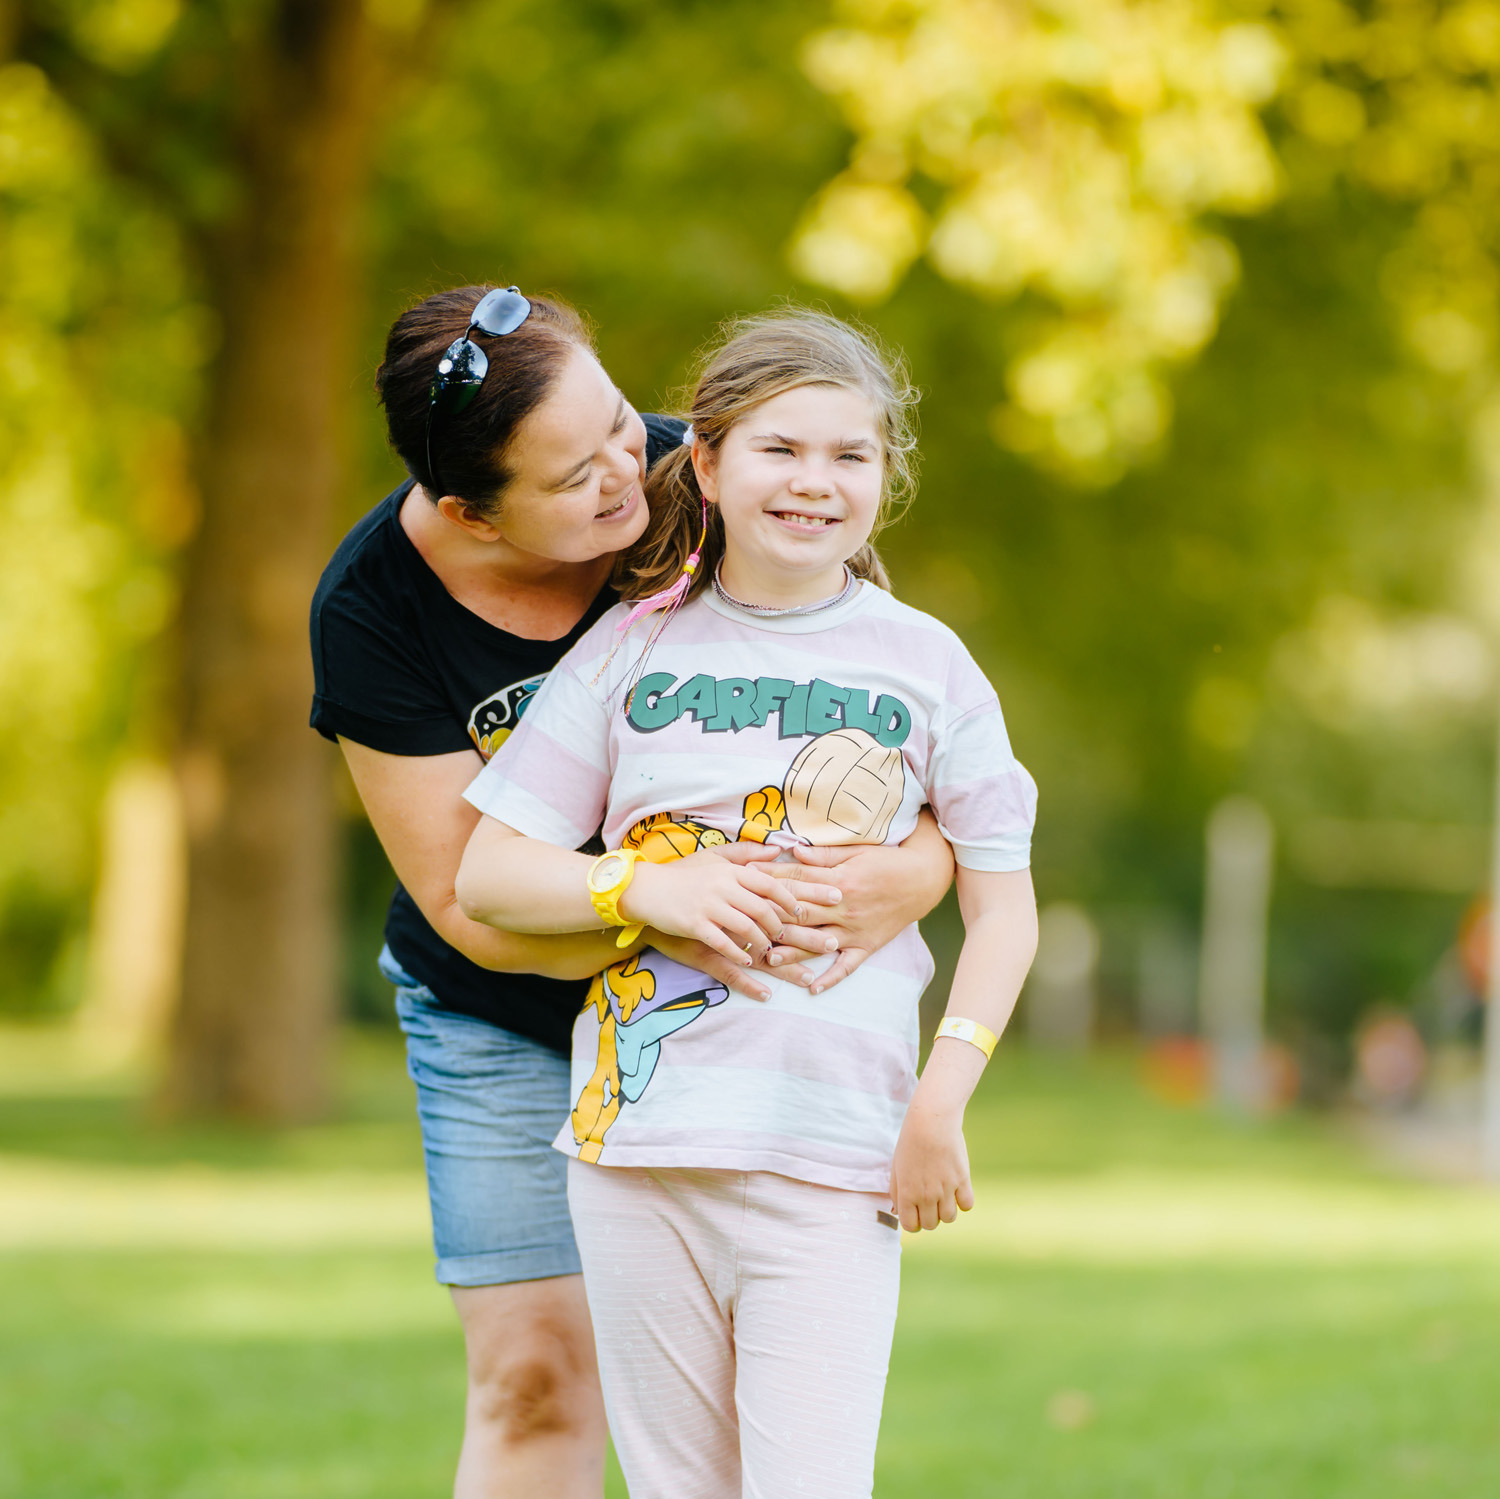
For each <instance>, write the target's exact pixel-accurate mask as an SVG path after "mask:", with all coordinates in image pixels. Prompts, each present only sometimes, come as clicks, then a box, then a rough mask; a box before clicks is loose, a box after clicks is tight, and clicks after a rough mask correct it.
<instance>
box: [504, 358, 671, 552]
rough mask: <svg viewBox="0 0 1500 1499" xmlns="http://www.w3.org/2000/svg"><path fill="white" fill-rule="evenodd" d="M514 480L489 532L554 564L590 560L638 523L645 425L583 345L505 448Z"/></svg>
mask: <svg viewBox="0 0 1500 1499" xmlns="http://www.w3.org/2000/svg"><path fill="white" fill-rule="evenodd" d="M506 463H507V465H508V466H509V467H510V469H511V471H512V473H513V474H514V475H515V478H514V479H513V480H512V481H511V483H510V485H509V487H508V488H507V489H506V491H505V493H504V495H503V496H502V497H501V511H500V518H499V519H498V521H496V522H495V531H496V532H497V533H498V534H499V536H500V537H501V538H502V539H503V540H504V541H506V542H508V543H509V544H510V545H511V546H513V547H515V548H516V549H517V550H519V551H522V552H528V553H530V554H531V555H532V556H536V557H548V558H551V559H552V560H554V561H557V562H589V561H592V560H594V559H595V558H597V557H602V556H605V555H606V554H607V553H610V552H618V551H619V550H620V549H621V548H622V547H627V546H629V545H630V543H631V542H633V541H634V540H636V538H637V537H639V536H640V534H641V532H642V531H644V530H645V529H646V518H647V517H646V501H645V496H644V494H643V492H642V486H643V484H644V482H645V478H646V428H645V425H644V424H643V423H642V421H641V419H640V417H639V416H638V415H637V414H636V412H635V410H634V409H633V408H632V407H631V405H630V403H629V402H628V401H627V400H626V399H625V397H624V396H623V395H621V394H620V392H619V390H618V388H617V387H616V386H615V383H614V381H613V380H611V379H610V378H609V376H608V375H606V374H605V373H604V370H603V368H602V367H601V366H600V364H599V361H598V360H597V359H595V358H594V356H593V355H592V354H590V353H589V352H588V351H587V350H586V349H577V348H575V349H574V350H573V352H572V353H571V354H570V355H569V356H568V360H567V363H566V364H565V365H564V366H563V370H562V373H561V375H560V376H559V377H558V380H557V383H556V384H555V385H554V386H553V387H552V391H551V393H550V394H549V395H548V397H547V399H546V400H545V401H543V402H542V404H541V405H540V406H538V407H537V408H536V410H535V411H533V412H532V413H531V415H530V416H528V417H527V418H526V420H525V421H524V422H522V423H521V426H520V429H519V430H518V431H517V433H516V438H515V441H514V442H513V443H512V444H511V447H510V451H509V452H508V453H507V454H506Z"/></svg>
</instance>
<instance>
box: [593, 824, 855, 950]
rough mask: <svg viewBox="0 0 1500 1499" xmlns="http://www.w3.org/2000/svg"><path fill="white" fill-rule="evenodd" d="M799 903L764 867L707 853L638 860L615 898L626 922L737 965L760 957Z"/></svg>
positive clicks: (834, 894)
mask: <svg viewBox="0 0 1500 1499" xmlns="http://www.w3.org/2000/svg"><path fill="white" fill-rule="evenodd" d="M812 888H814V887H809V890H808V895H809V898H811V889H812ZM815 888H817V889H818V890H820V891H826V890H827V889H828V887H826V886H818V887H815ZM837 894H838V893H837V892H836V891H834V892H833V893H832V898H833V899H835V900H836V899H837ZM799 906H800V901H799V900H798V898H797V897H796V896H794V895H793V894H792V893H791V890H790V889H789V888H788V886H787V885H785V884H784V883H783V882H782V881H781V880H779V879H777V878H775V876H773V875H771V874H770V873H769V872H767V870H766V869H765V867H764V865H762V864H759V863H749V864H743V865H742V864H737V863H734V862H732V861H730V860H728V859H722V858H719V857H718V856H717V855H716V854H714V853H711V852H704V853H697V854H692V855H690V856H689V857H688V858H686V859H676V860H673V861H672V862H671V863H669V864H652V863H648V862H647V861H646V860H644V859H643V860H640V861H639V862H637V864H636V866H635V871H634V874H633V876H632V878H631V882H630V884H629V885H628V886H627V887H626V889H625V891H624V893H623V894H622V895H621V897H620V901H619V910H620V914H621V915H622V916H625V917H627V918H628V919H629V920H631V921H640V922H644V923H645V924H646V925H647V926H651V927H655V928H656V930H657V931H659V932H667V933H669V934H670V935H672V936H677V937H692V938H693V939H695V940H696V941H698V942H702V943H703V944H704V945H705V946H707V947H710V948H712V949H713V950H714V951H715V952H716V953H719V954H720V955H721V956H723V957H726V958H728V959H730V961H731V962H734V963H737V964H739V965H740V966H741V967H749V966H750V965H752V964H753V963H755V962H756V961H757V960H759V959H762V958H764V957H765V955H766V954H767V953H768V952H769V951H770V949H771V945H772V943H774V942H775V941H776V939H777V938H778V937H780V936H781V935H782V933H783V930H784V928H785V927H786V925H787V924H788V923H789V922H794V921H795V919H796V917H797V915H798V911H799Z"/></svg>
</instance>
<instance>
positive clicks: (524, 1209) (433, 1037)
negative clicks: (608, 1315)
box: [380, 948, 581, 1286]
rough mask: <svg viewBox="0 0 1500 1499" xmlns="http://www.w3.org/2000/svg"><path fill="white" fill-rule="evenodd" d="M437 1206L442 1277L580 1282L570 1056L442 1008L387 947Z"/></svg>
mask: <svg viewBox="0 0 1500 1499" xmlns="http://www.w3.org/2000/svg"><path fill="white" fill-rule="evenodd" d="M380 971H381V973H383V974H384V975H385V976H386V978H387V979H389V980H390V982H391V983H393V984H394V985H395V986H396V1014H397V1015H398V1016H399V1017H400V1019H401V1029H402V1030H403V1031H405V1032H406V1059H407V1071H408V1072H410V1074H411V1080H412V1082H414V1083H415V1084H416V1086H417V1115H418V1118H419V1119H420V1120H421V1124H422V1150H423V1154H424V1155H425V1156H426V1159H427V1191H428V1195H429V1196H430V1198H431V1200H432V1238H433V1245H434V1247H435V1248H436V1250H437V1278H438V1280H439V1281H441V1282H442V1283H443V1284H444V1285H449V1286H498V1285H508V1284H510V1283H511V1282H512V1281H520V1280H546V1279H548V1278H549V1277H551V1276H555V1275H577V1274H579V1273H581V1267H580V1265H579V1263H578V1249H577V1246H576V1245H575V1244H574V1243H573V1221H572V1219H571V1218H569V1216H568V1170H567V1168H568V1158H567V1157H566V1156H565V1155H563V1154H562V1152H561V1151H557V1150H554V1149H553V1148H552V1141H553V1140H554V1139H555V1138H556V1135H557V1132H558V1130H559V1129H561V1128H562V1126H563V1124H564V1123H565V1122H566V1120H567V1117H568V1088H569V1084H568V1059H567V1058H566V1057H560V1056H559V1055H558V1054H557V1053H556V1052H555V1051H552V1050H551V1049H550V1048H548V1047H546V1046H543V1045H542V1043H541V1042H540V1041H532V1040H530V1039H529V1038H527V1037H525V1036H518V1035H515V1034H514V1033H513V1032H511V1031H506V1030H501V1029H500V1027H499V1026H497V1025H491V1024H489V1023H488V1022H487V1021H484V1020H476V1019H474V1018H473V1017H472V1016H470V1015H460V1014H459V1013H458V1012H457V1011H455V1010H445V1009H444V1008H443V1007H442V1005H440V1004H439V1003H438V1002H437V999H436V998H435V997H434V995H433V993H432V991H431V990H430V989H426V988H424V987H423V986H422V985H421V984H419V983H417V981H416V980H415V979H414V978H412V977H411V975H410V974H408V973H406V972H404V971H403V970H402V968H401V966H400V965H399V964H398V963H397V962H396V960H395V959H394V958H393V957H392V956H391V953H390V949H389V948H387V949H386V950H385V951H384V952H382V953H381V955H380Z"/></svg>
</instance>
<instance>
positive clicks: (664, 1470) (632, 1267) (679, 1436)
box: [568, 1161, 743, 1499]
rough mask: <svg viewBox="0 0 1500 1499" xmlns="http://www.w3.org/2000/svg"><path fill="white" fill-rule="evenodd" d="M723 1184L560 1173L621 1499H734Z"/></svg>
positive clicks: (737, 1205)
mask: <svg viewBox="0 0 1500 1499" xmlns="http://www.w3.org/2000/svg"><path fill="white" fill-rule="evenodd" d="M719 1178H723V1179H724V1180H733V1181H738V1180H739V1178H730V1177H729V1175H728V1173H724V1172H712V1171H675V1170H664V1171H658V1170H653V1169H643V1168H631V1167H628V1166H597V1165H587V1164H585V1163H584V1162H582V1161H573V1162H572V1163H571V1164H570V1166H569V1174H568V1191H569V1196H570V1199H571V1201H572V1204H573V1218H574V1222H575V1223H576V1224H577V1228H578V1246H579V1249H580V1251H581V1252H582V1255H583V1278H584V1284H585V1285H586V1286H587V1288H588V1300H589V1311H590V1313H591V1314H592V1318H593V1324H594V1340H595V1344H596V1346H597V1348H598V1353H599V1373H600V1376H601V1378H602V1380H603V1384H604V1404H605V1408H606V1410H607V1411H608V1413H609V1429H610V1434H611V1435H612V1436H613V1437H614V1442H615V1452H616V1454H617V1455H618V1456H619V1459H620V1467H621V1469H622V1470H623V1471H624V1474H625V1481H626V1484H627V1485H628V1486H629V1489H630V1499H739V1493H740V1446H739V1426H738V1421H737V1418H736V1416H735V1409H734V1320H733V1319H734V1290H735V1246H736V1242H737V1240H738V1236H739V1235H738V1229H739V1224H740V1222H741V1219H742V1217H743V1208H742V1204H741V1202H740V1201H739V1194H738V1192H730V1191H726V1190H724V1180H718V1179H719Z"/></svg>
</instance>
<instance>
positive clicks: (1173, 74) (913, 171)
mask: <svg viewBox="0 0 1500 1499" xmlns="http://www.w3.org/2000/svg"><path fill="white" fill-rule="evenodd" d="M1257 9H1258V10H1259V14H1258V15H1248V16H1247V7H1245V6H1242V5H1236V4H1234V3H1232V0H1198V3H1192V0H1170V3H1155V4H1132V3H1126V0H1047V3H1044V4H1029V3H1025V0H907V3H901V4H894V3H886V0H846V3H845V4H844V6H843V7H842V16H841V19H842V21H843V23H844V24H842V25H841V26H838V27H835V28H830V29H828V30H825V31H823V32H820V33H818V34H817V35H815V36H814V37H813V39H812V40H811V41H810V43H809V45H808V48H807V52H806V57H805V65H806V69H807V72H808V74H809V76H810V77H811V78H812V79H813V80H814V82H816V83H817V84H818V86H819V87H820V88H822V89H824V90H825V91H826V92H827V93H829V94H830V95H832V96H833V97H834V98H835V99H836V100H837V101H838V102H839V105H840V107H841V108H842V110H843V112H844V114H845V117H846V118H847V120H848V122H849V124H850V125H851V126H852V127H853V129H854V131H855V133H856V143H855V147H854V150H853V152H852V156H851V161H850V165H849V168H848V170H847V171H846V172H845V173H844V174H843V175H842V176H841V177H840V178H839V179H837V180H836V181H835V182H834V183H832V184H831V185H830V186H829V188H828V189H827V190H826V191H825V192H824V194H823V195H822V196H821V197H820V198H819V199H818V200H817V202H816V203H815V204H814V205H813V207H812V209H811V210H810V212H809V214H808V217H807V219H806V220H805V221H804V224H803V226H802V228H801V231H800V233H799V237H798V238H797V240H796V241H795V243H794V245H793V251H792V253H793V259H794V263H795V264H796V266H797V268H798V269H799V271H801V273H802V274H804V275H806V276H809V277H811V278H812V279H815V280H817V281H820V282H822V283H823V284H825V285H829V286H832V287H835V288H837V289H838V290H840V291H842V292H844V293H845V294H846V295H848V296H850V297H853V298H855V299H858V300H865V301H876V300H879V299H881V298H883V297H885V296H887V295H888V294H889V293H890V291H891V290H892V289H893V288H894V286H895V285H896V284H897V282H898V281H899V280H900V278H901V276H902V275H903V274H904V273H905V272H906V270H907V268H908V267H909V265H910V264H911V263H912V262H913V261H914V260H915V259H917V258H918V256H919V255H920V254H921V253H924V252H925V253H926V255H927V256H928V258H929V259H930V261H931V262H932V264H933V265H934V267H935V268H936V269H937V270H938V271H939V272H940V273H941V274H942V275H944V276H946V277H948V278H949V279H951V280H953V281H955V282H957V283H958V284H960V285H963V286H966V287H968V288H969V289H971V290H973V291H974V292H976V293H977V294H979V295H981V296H984V297H987V298H990V299H997V300H1012V299H1022V305H1023V307H1024V306H1025V305H1026V301H1025V299H1028V298H1029V299H1031V300H1032V301H1033V302H1034V303H1036V304H1038V305H1039V307H1040V309H1041V311H1040V314H1039V315H1038V316H1036V317H1034V318H1030V319H1028V320H1026V321H1025V322H1024V324H1023V330H1024V331H1023V334H1022V338H1021V343H1020V346H1019V347H1018V348H1017V349H1015V350H1014V351H1013V352H1012V354H1011V357H1010V362H1009V368H1008V375H1007V381H1006V384H1007V394H1008V397H1009V399H1008V401H1007V402H1006V404H1005V405H1004V406H1002V407H1001V408H1000V409H999V410H998V411H997V413H996V417H995V422H994V429H995V431H996V433H997V435H998V436H999V437H1000V439H1001V441H1003V442H1005V443H1006V444H1007V445H1009V446H1011V447H1014V448H1016V449H1019V450H1021V451H1023V452H1027V453H1029V454H1030V455H1032V456H1033V457H1034V458H1035V459H1036V460H1037V461H1039V462H1041V463H1043V464H1046V465H1048V466H1050V467H1053V468H1055V469H1059V470H1061V471H1062V472H1063V473H1065V474H1066V475H1068V476H1070V477H1072V478H1074V479H1076V480H1080V481H1084V482H1089V481H1101V480H1109V479H1112V478H1114V477H1116V476H1118V474H1119V473H1120V472H1121V471H1122V469H1123V468H1124V467H1126V466H1128V465H1129V463H1130V462H1131V461H1133V460H1134V459H1135V458H1136V457H1138V456H1139V455H1140V454H1142V453H1143V452H1145V451H1147V450H1148V449H1149V448H1150V447H1151V446H1152V445H1153V444H1154V443H1155V442H1156V440H1157V439H1158V438H1159V437H1160V435H1161V433H1162V432H1163V430H1164V428H1165V425H1166V421H1167V416H1168V411H1169V396H1168V390H1167V385H1166V379H1165V376H1166V374H1167V372H1168V371H1169V370H1170V368H1171V367H1172V366H1173V365H1176V364H1180V363H1182V362H1183V361H1185V360H1187V359H1190V358H1191V357H1192V356H1193V355H1194V354H1196V353H1197V352H1198V351H1199V350H1201V349H1202V347H1203V346H1204V344H1205V343H1206V342H1207V341H1208V340H1209V339H1210V338H1211V337H1212V336H1213V334H1214V331H1215V329H1216V327H1217V323H1218V318H1219V312H1220V308H1221V305H1222V302H1223V298H1224V296H1225V295H1226V294H1227V293H1228V291H1229V289H1230V287H1231V286H1232V284H1233V282H1234V279H1235V270H1234V267H1235V262H1234V258H1233V253H1232V251H1231V249H1230V248H1229V246H1228V245H1227V243H1226V242H1225V241H1224V239H1223V236H1222V231H1218V232H1216V229H1215V220H1216V219H1217V218H1218V217H1219V216H1222V215H1227V214H1252V213H1257V212H1260V211H1262V210H1264V209H1265V208H1266V207H1267V206H1268V205H1269V204H1270V203H1271V202H1272V201H1273V200H1274V199H1275V198H1276V197H1277V195H1278V193H1279V192H1280V191H1281V190H1282V187H1283V184H1284V182H1285V177H1286V174H1285V172H1284V170H1283V168H1282V166H1281V164H1280V162H1279V161H1278V158H1277V155H1276V154H1275V153H1274V152H1273V150H1272V147H1271V144H1270V143H1269V141H1268V138H1267V134H1266V131H1265V127H1264V125H1263V123H1262V116H1268V117H1273V118H1274V119H1275V120H1276V121H1277V122H1279V123H1282V124H1284V125H1285V126H1287V127H1289V130H1290V132H1291V137H1290V141H1289V149H1291V148H1292V147H1295V149H1293V152H1292V155H1291V156H1289V158H1288V160H1289V161H1290V162H1291V163H1292V166H1293V173H1292V176H1293V186H1294V188H1299V187H1302V186H1309V187H1310V188H1311V189H1312V190H1321V189H1322V188H1323V187H1324V186H1326V184H1327V182H1328V180H1329V177H1328V172H1329V170H1330V169H1332V170H1333V171H1343V172H1345V173H1347V174H1348V176H1349V177H1350V178H1351V179H1353V180H1354V181H1356V182H1358V183H1360V184H1362V185H1364V186H1366V187H1368V188H1371V189H1374V190H1375V191H1377V192H1379V193H1381V194H1384V195H1387V196H1390V197H1393V198H1395V199H1397V200H1399V201H1403V202H1410V203H1412V204H1413V206H1414V209H1415V212H1414V216H1413V221H1412V228H1411V232H1410V234H1409V236H1408V237H1407V240H1406V242H1405V244H1404V245H1403V246H1402V248H1401V249H1399V250H1398V251H1397V252H1396V253H1395V254H1394V255H1393V256H1392V258H1391V260H1390V263H1389V265H1388V266H1387V269H1386V273H1385V275H1384V278H1383V281H1382V289H1383V291H1384V292H1385V294H1386V296H1387V297H1388V299H1389V301H1390V304H1391V305H1392V307H1393V310H1394V312H1395V315H1396V318H1397V321H1398V323H1399V325H1400V326H1401V328H1402V330H1403V332H1404V334H1405V337H1406V339H1407V342H1408V345H1409V347H1410V348H1411V350H1412V351H1413V353H1414V354H1415V355H1416V356H1417V357H1418V358H1419V359H1421V360H1422V361H1423V362H1424V363H1426V364H1427V365H1428V366H1429V367H1431V368H1432V369H1434V370H1436V371H1439V372H1441V373H1444V374H1448V375H1452V376H1455V377H1463V378H1465V379H1467V381H1468V382H1469V386H1470V396H1471V398H1472V399H1474V400H1475V401H1476V402H1477V401H1478V400H1479V399H1480V398H1482V396H1483V394H1484V392H1485V391H1487V390H1488V389H1489V388H1490V387H1491V386H1492V385H1493V384H1494V383H1495V378H1496V377H1495V375H1494V373H1493V367H1494V366H1495V364H1496V360H1497V357H1500V355H1497V349H1500V323H1497V317H1500V314H1497V306H1500V274H1497V264H1500V88H1497V80H1500V0H1460V3H1457V4H1443V3H1440V0H1384V3H1380V4H1376V5H1374V6H1373V7H1369V8H1366V9H1354V8H1351V7H1348V6H1345V5H1341V4H1338V3H1336V0H1276V3H1273V4H1269V5H1266V6H1264V7H1255V6H1253V5H1252V6H1250V7H1248V10H1249V11H1254V10H1257ZM1309 152H1311V153H1312V154H1311V155H1309ZM1299 166H1300V167H1303V168H1308V169H1310V175H1309V171H1302V172H1301V174H1300V176H1299V171H1298V168H1299ZM1303 178H1305V179H1306V182H1305V183H1304V182H1303V180H1302V179H1303ZM924 180H925V182H926V183H927V184H929V188H928V189H924V188H923V186H922V184H923V182H924ZM932 187H935V188H936V189H937V193H938V199H937V204H936V207H935V208H932V207H931V206H930V188H932ZM913 189H915V190H916V193H917V195H922V199H923V201H924V202H928V203H929V208H928V211H926V212H924V211H923V209H922V208H920V207H919V206H918V201H917V196H914V194H913ZM924 234H925V239H923V236H924Z"/></svg>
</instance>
